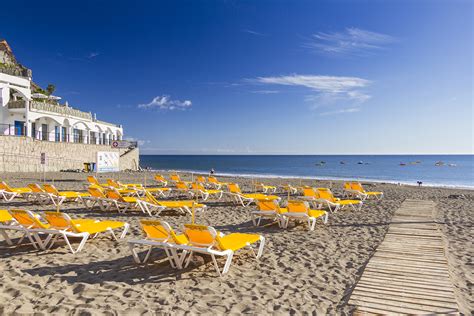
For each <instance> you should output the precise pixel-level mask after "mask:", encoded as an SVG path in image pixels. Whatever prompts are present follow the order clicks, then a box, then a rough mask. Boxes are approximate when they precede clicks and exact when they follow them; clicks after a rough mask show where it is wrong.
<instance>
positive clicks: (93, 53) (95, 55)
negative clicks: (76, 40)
mask: <svg viewBox="0 0 474 316" xmlns="http://www.w3.org/2000/svg"><path fill="white" fill-rule="evenodd" d="M99 55H100V53H98V52H92V53H89V55H88V56H87V58H89V59H92V58H96V57H97V56H99Z"/></svg>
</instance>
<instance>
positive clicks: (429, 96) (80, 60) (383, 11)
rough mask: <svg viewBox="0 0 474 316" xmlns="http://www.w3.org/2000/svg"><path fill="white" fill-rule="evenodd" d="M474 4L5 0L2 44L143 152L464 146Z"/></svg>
mask: <svg viewBox="0 0 474 316" xmlns="http://www.w3.org/2000/svg"><path fill="white" fill-rule="evenodd" d="M472 20H473V5H472V2H471V1H456V0H455V1H377V2H375V1H372V2H370V1H113V2H112V1H80V2H79V1H77V2H74V3H72V2H69V1H48V2H38V1H21V0H18V1H8V2H6V3H2V10H1V11H0V38H1V37H3V38H5V39H7V40H8V42H9V43H10V45H11V47H12V48H13V50H14V52H15V54H16V56H17V58H18V60H19V61H20V62H21V63H23V64H24V65H26V66H27V67H29V68H31V69H33V79H34V81H36V82H37V83H39V84H41V85H43V86H46V85H47V84H48V83H54V84H55V85H56V86H57V93H56V94H58V95H60V96H62V97H63V99H64V100H67V101H68V102H69V104H70V105H72V106H74V107H77V108H79V109H82V110H85V111H92V112H95V113H97V116H98V118H99V119H102V120H108V121H111V122H116V123H122V124H123V125H124V131H125V134H126V136H128V137H131V138H134V139H138V140H140V143H141V152H142V153H144V154H241V153H244V154H245V153H250V154H260V153H262V154H331V153H334V154H358V153H360V154H366V153H369V154H370V153H379V154H384V153H473V137H474V136H473V134H474V132H473V121H474V116H473V94H472V91H473V61H472V56H473V49H472V45H473V44H472V43H473V25H472V23H473V22H472Z"/></svg>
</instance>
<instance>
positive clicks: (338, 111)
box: [319, 108, 360, 116]
mask: <svg viewBox="0 0 474 316" xmlns="http://www.w3.org/2000/svg"><path fill="white" fill-rule="evenodd" d="M359 111H360V108H348V109H341V110H336V111H328V112H322V113H319V115H320V116H326V115H336V114H345V113H355V112H359Z"/></svg>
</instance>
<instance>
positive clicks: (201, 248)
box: [177, 227, 265, 276]
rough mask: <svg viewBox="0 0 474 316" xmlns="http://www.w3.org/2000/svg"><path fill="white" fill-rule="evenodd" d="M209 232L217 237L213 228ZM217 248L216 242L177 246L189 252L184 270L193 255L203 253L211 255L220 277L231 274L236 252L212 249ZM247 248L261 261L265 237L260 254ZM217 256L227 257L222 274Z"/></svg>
mask: <svg viewBox="0 0 474 316" xmlns="http://www.w3.org/2000/svg"><path fill="white" fill-rule="evenodd" d="M208 229H209V232H210V233H211V234H212V235H213V236H217V232H216V230H215V229H214V228H213V227H208ZM214 246H215V242H214V243H212V244H194V245H177V247H178V248H179V249H182V250H186V251H187V252H189V254H188V259H187V260H186V264H185V265H184V268H187V267H188V265H189V263H190V262H191V258H192V256H193V253H201V254H205V255H210V256H211V258H212V262H213V263H214V268H215V269H216V271H217V273H218V274H219V276H223V275H224V274H226V273H227V272H229V268H230V265H231V263H232V258H233V256H234V251H232V250H230V249H227V250H224V251H221V250H216V249H212V248H213V247H214ZM247 247H248V248H249V249H250V250H251V252H252V253H253V254H254V255H255V258H256V259H259V258H260V257H261V256H262V254H263V249H264V247H265V237H263V236H260V245H259V247H258V252H257V253H255V250H254V249H253V247H252V245H250V244H247ZM216 256H220V257H226V260H225V264H224V268H223V269H222V272H221V270H220V268H219V265H218V264H217V260H216Z"/></svg>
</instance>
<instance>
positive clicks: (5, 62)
mask: <svg viewBox="0 0 474 316" xmlns="http://www.w3.org/2000/svg"><path fill="white" fill-rule="evenodd" d="M31 74H32V72H31V70H29V69H27V68H25V67H23V66H22V65H20V64H18V63H17V62H16V60H15V57H14V56H13V53H12V52H11V49H10V47H9V46H8V44H7V42H6V41H4V40H0V135H18V136H28V137H33V138H35V139H38V140H43V141H51V142H74V143H85V144H103V145H110V144H111V143H112V141H113V140H122V137H123V128H122V126H121V125H116V124H112V123H107V122H104V121H99V120H97V119H96V117H95V115H92V113H91V112H83V111H80V110H77V109H74V108H72V107H69V106H68V105H67V103H66V104H60V103H59V102H58V100H59V99H60V98H58V97H54V96H46V95H41V94H38V93H33V91H32V86H33V87H34V86H35V85H34V83H32V75H31Z"/></svg>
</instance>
